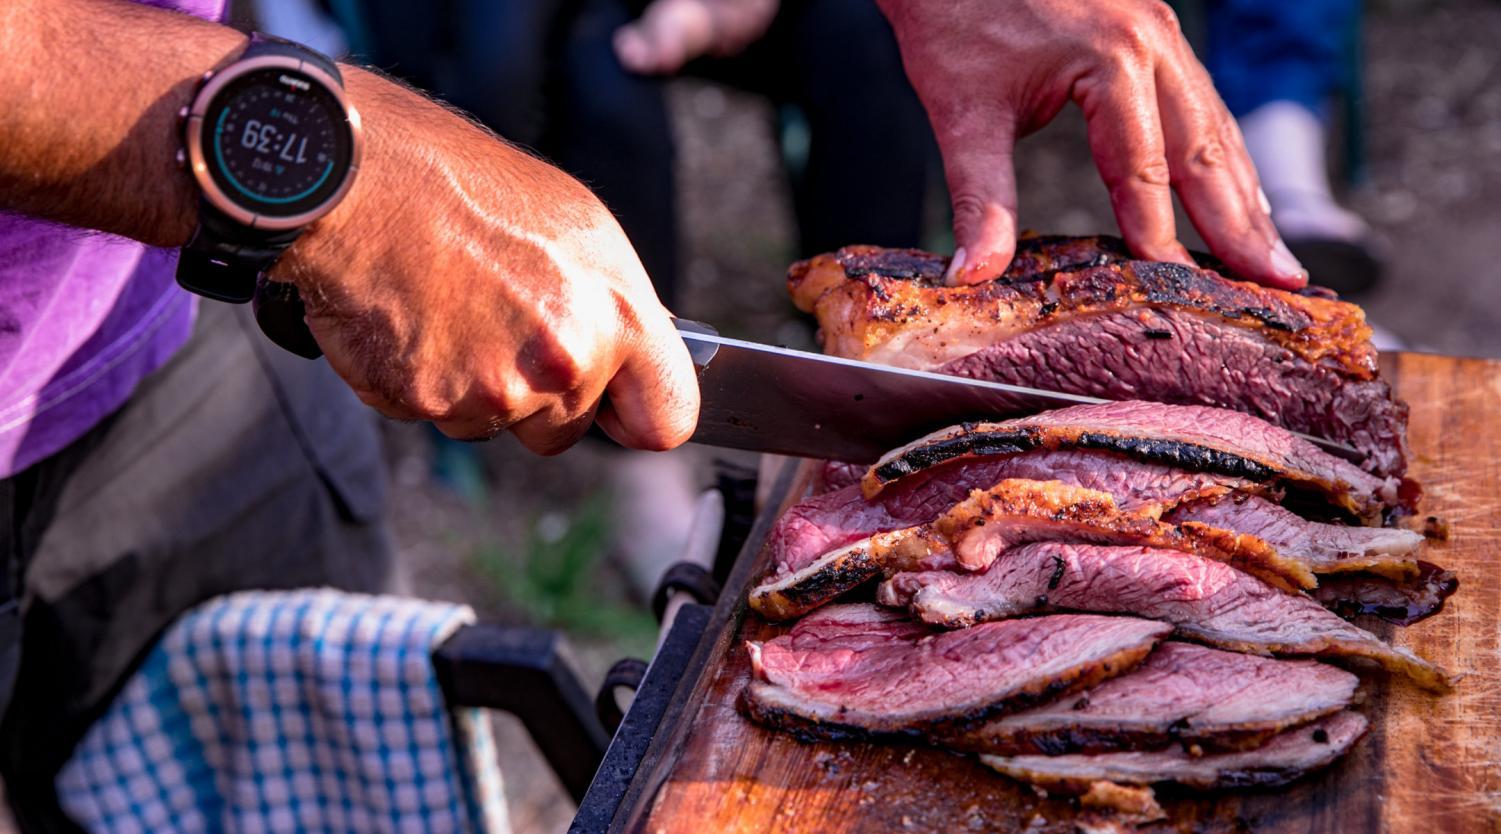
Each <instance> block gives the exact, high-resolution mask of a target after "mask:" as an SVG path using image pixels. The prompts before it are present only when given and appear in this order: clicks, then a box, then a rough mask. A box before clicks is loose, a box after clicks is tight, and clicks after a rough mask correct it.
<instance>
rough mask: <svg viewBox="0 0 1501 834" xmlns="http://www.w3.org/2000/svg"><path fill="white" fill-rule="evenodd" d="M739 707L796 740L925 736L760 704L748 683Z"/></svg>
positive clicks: (909, 739) (919, 738) (916, 739)
mask: <svg viewBox="0 0 1501 834" xmlns="http://www.w3.org/2000/svg"><path fill="white" fill-rule="evenodd" d="M740 710H741V712H743V713H745V715H746V717H747V718H749V719H751V720H752V721H754V722H756V723H757V724H760V725H761V726H763V727H768V728H770V729H773V730H777V731H779V732H783V733H787V734H788V735H790V736H792V737H793V738H795V739H797V740H798V741H802V742H809V743H811V742H817V741H886V742H889V741H906V742H920V741H922V740H923V738H924V736H923V734H922V733H921V732H919V731H917V730H901V731H891V730H870V729H866V728H865V727H859V726H856V725H854V724H841V723H839V722H837V721H829V720H827V719H823V718H811V717H809V716H806V715H803V714H802V713H799V712H796V711H794V710H790V709H785V708H783V707H774V706H770V705H767V704H764V703H762V702H761V701H760V700H758V699H757V698H756V697H755V696H754V695H752V694H751V687H749V686H747V687H746V688H745V689H744V690H742V691H741V693H740Z"/></svg>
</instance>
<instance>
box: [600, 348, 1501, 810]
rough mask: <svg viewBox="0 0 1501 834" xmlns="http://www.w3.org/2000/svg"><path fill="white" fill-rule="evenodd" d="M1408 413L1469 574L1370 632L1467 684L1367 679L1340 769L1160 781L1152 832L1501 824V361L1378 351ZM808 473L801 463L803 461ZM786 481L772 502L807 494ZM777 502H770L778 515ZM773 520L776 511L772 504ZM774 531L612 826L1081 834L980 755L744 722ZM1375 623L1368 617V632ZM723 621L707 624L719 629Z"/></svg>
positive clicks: (1438, 505)
mask: <svg viewBox="0 0 1501 834" xmlns="http://www.w3.org/2000/svg"><path fill="white" fill-rule="evenodd" d="M1383 360H1384V361H1383V364H1384V366H1385V369H1386V375H1387V378H1388V379H1390V380H1393V382H1394V383H1395V387H1396V389H1397V393H1398V395H1399V396H1400V397H1402V398H1403V399H1405V400H1407V402H1408V403H1409V404H1410V405H1411V407H1412V419H1411V426H1410V429H1409V438H1410V440H1411V443H1412V449H1413V460H1412V468H1411V474H1412V475H1414V476H1415V477H1417V478H1418V479H1419V480H1420V481H1421V482H1422V483H1423V485H1424V487H1425V490H1426V494H1425V498H1424V500H1423V504H1422V512H1423V514H1424V515H1436V516H1439V517H1440V518H1442V519H1444V520H1446V521H1448V522H1449V523H1450V525H1451V530H1452V532H1451V537H1450V540H1449V541H1448V542H1447V543H1432V542H1431V543H1430V544H1429V545H1428V549H1427V553H1426V558H1427V559H1429V560H1430V561H1435V562H1438V563H1440V564H1442V565H1443V566H1445V567H1448V568H1451V569H1453V570H1455V571H1457V572H1458V574H1459V577H1460V583H1461V584H1460V588H1459V591H1458V593H1456V594H1455V595H1454V596H1453V597H1452V598H1451V599H1450V600H1449V603H1448V605H1447V607H1446V608H1445V610H1444V611H1443V612H1441V613H1440V614H1439V615H1437V616H1435V617H1433V618H1431V619H1429V620H1427V621H1425V622H1423V623H1419V624H1417V625H1415V626H1412V627H1409V628H1406V629H1402V628H1396V627H1392V626H1386V625H1384V624H1376V625H1374V626H1372V628H1373V630H1375V631H1377V632H1378V633H1379V634H1381V636H1383V637H1385V638H1387V639H1390V640H1392V641H1393V642H1395V643H1397V644H1398V645H1403V646H1408V647H1410V648H1412V649H1414V650H1415V651H1417V652H1419V653H1420V654H1422V655H1424V656H1425V657H1428V658H1430V659H1432V660H1434V661H1437V662H1438V663H1440V664H1442V665H1443V666H1445V667H1446V668H1448V669H1450V670H1455V671H1461V672H1464V673H1465V674H1466V677H1465V678H1464V679H1463V680H1462V681H1461V682H1460V683H1459V685H1458V687H1457V689H1456V690H1455V691H1454V692H1453V693H1452V694H1450V695H1447V696H1443V697H1434V696H1431V695H1428V694H1426V693H1424V692H1421V691H1419V690H1416V689H1415V688H1413V687H1411V686H1410V685H1408V684H1405V683H1404V682H1402V681H1397V680H1391V679H1388V678H1386V677H1384V676H1381V675H1379V674H1365V675H1364V676H1363V677H1364V684H1363V686H1362V693H1363V697H1364V700H1363V703H1362V704H1361V705H1360V706H1359V709H1360V710H1361V711H1362V712H1364V713H1365V714H1366V715H1367V716H1369V717H1370V718H1371V719H1372V728H1371V731H1370V732H1369V733H1368V734H1367V735H1366V737H1365V738H1364V739H1362V740H1361V741H1360V743H1359V744H1357V746H1356V747H1355V749H1354V750H1353V751H1352V753H1351V755H1350V756H1349V757H1348V758H1347V759H1346V760H1344V761H1343V762H1341V763H1339V764H1337V765H1336V766H1335V767H1334V768H1333V769H1332V770H1330V771H1329V772H1327V773H1325V774H1322V775H1319V776H1315V777H1313V778H1311V779H1309V780H1307V781H1304V782H1302V783H1300V784H1297V785H1294V786H1291V787H1289V788H1286V789H1282V790H1278V791H1271V792H1261V793H1239V794H1228V795H1221V796H1219V797H1215V798H1200V797H1194V796H1191V795H1185V794H1172V793H1168V792H1166V791H1159V797H1160V798H1161V799H1162V800H1163V806H1164V808H1165V809H1166V810H1167V811H1168V814H1169V819H1168V820H1166V821H1164V822H1162V823H1160V824H1155V825H1152V826H1147V827H1144V828H1143V829H1142V830H1144V831H1204V832H1244V831H1257V832H1278V833H1279V834H1281V832H1320V833H1322V832H1329V834H1334V833H1335V832H1340V833H1341V834H1360V832H1393V833H1394V834H1395V833H1397V832H1403V833H1405V832H1414V834H1440V832H1442V834H1451V832H1452V834H1468V833H1469V832H1488V831H1501V670H1498V668H1497V666H1498V661H1501V657H1498V630H1501V563H1498V560H1497V551H1498V549H1501V362H1490V361H1484V360H1470V359H1451V358H1444V357H1434V356H1426V355H1419V354H1396V355H1393V356H1390V357H1384V358H1383ZM798 471H799V472H800V473H801V472H802V470H798ZM802 488H803V487H802V479H801V478H800V477H798V476H795V475H794V474H792V473H790V472H789V473H784V474H783V477H782V478H781V483H780V486H779V489H778V490H776V491H773V493H772V495H773V497H774V498H776V499H779V500H778V501H776V502H775V503H779V504H785V503H787V502H788V501H790V500H792V499H794V498H795V497H796V495H798V494H800V491H801V489H802ZM773 509H775V508H773ZM768 517H769V514H768ZM760 536H764V524H763V525H758V530H757V533H756V534H753V539H752V542H751V545H752V547H751V548H748V551H747V553H746V554H742V558H741V563H740V564H739V565H737V569H736V571H735V573H734V574H733V575H732V576H731V578H730V581H729V582H728V583H727V586H726V589H725V598H724V599H722V600H721V606H720V610H719V611H718V612H717V613H718V614H719V617H718V619H717V621H718V622H719V623H721V631H720V632H719V633H718V634H717V635H716V636H715V637H714V638H713V639H710V640H708V641H706V644H705V646H704V647H702V649H701V651H702V652H703V655H704V665H703V671H702V674H701V675H700V676H698V677H697V678H696V679H694V680H690V681H685V682H684V684H683V685H682V686H681V687H680V690H679V693H678V698H679V700H680V701H681V704H680V705H679V707H680V712H678V713H677V715H676V721H675V724H674V725H673V727H672V729H671V730H666V729H664V730H663V731H662V732H660V733H659V734H658V737H657V738H656V739H655V741H654V745H655V751H654V753H653V754H649V761H650V762H651V764H650V765H649V766H646V767H644V768H643V771H642V772H641V773H639V774H638V782H639V784H638V786H637V787H638V791H635V792H633V794H634V795H635V796H636V797H637V799H636V801H635V804H634V805H633V806H632V807H629V808H626V809H624V810H623V812H622V815H621V816H620V817H619V818H618V820H617V826H616V827H617V828H619V829H622V830H626V831H632V832H643V833H644V834H709V833H710V832H741V831H744V832H815V831H816V832H900V831H945V832H948V831H955V832H960V831H988V832H1009V831H1017V832H1028V834H1041V833H1042V832H1071V831H1074V830H1076V828H1077V824H1078V822H1080V820H1079V819H1077V815H1078V813H1079V812H1078V811H1077V809H1076V808H1074V807H1073V806H1072V805H1071V804H1070V803H1068V802H1066V801H1063V800H1060V799H1056V798H1055V799H1048V798H1044V797H1040V796H1038V795H1037V794H1035V793H1034V792H1033V791H1032V790H1031V789H1030V788H1027V787H1024V786H1021V785H1019V784H1017V783H1015V782H1012V781H1010V780H1008V779H1006V778H1004V777H1001V776H999V775H997V774H995V773H993V772H991V771H989V770H987V769H986V768H984V767H982V766H981V765H979V764H978V763H976V762H975V761H974V760H973V759H972V758H969V757H964V756H959V755H955V754H951V753H946V752H942V751H938V750H932V749H921V748H914V747H900V746H886V745H873V744H856V743H840V744H834V743H822V744H806V743H801V742H798V741H796V740H794V739H792V738H790V737H788V736H785V735H781V734H778V733H773V732H770V731H767V730H763V729H761V728H760V727H757V726H756V725H754V724H751V723H750V722H748V721H747V720H746V719H745V718H744V717H743V716H742V715H741V713H740V712H739V711H738V710H737V708H736V699H737V698H738V697H739V694H740V691H741V689H742V688H743V687H744V686H745V683H746V681H747V680H748V677H749V665H748V662H747V658H746V655H745V649H744V642H745V641H746V640H752V639H754V640H762V639H767V638H770V637H772V636H775V635H776V634H779V633H781V631H783V630H784V629H783V628H782V627H778V626H772V625H769V624H767V623H765V622H763V621H762V620H761V619H760V618H759V617H757V616H755V615H754V614H749V615H747V614H746V609H745V607H744V600H745V592H746V590H747V583H749V582H750V580H751V579H752V578H753V577H755V576H758V575H759V574H760V573H761V571H762V570H763V565H761V564H760V560H759V558H753V556H754V555H755V554H756V552H757V551H758V550H759V547H758V545H759V541H758V539H759V538H760ZM1367 625H1369V624H1367ZM711 627H712V626H711Z"/></svg>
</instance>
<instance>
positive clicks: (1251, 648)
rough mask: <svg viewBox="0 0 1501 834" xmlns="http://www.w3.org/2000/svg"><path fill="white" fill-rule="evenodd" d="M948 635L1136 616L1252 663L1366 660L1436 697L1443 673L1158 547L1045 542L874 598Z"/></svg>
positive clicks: (1271, 592) (889, 588)
mask: <svg viewBox="0 0 1501 834" xmlns="http://www.w3.org/2000/svg"><path fill="white" fill-rule="evenodd" d="M877 598H878V599H879V600H880V601H881V602H882V603H883V604H886V605H901V604H903V603H905V604H906V605H908V606H909V607H910V608H911V609H912V611H913V612H914V613H915V614H917V616H918V617H919V618H920V619H922V620H923V621H924V622H928V623H934V624H938V625H943V626H948V627H960V626H966V625H969V624H972V623H977V622H985V621H990V620H998V619H1002V618H1006V617H1015V616H1018V615H1023V614H1030V613H1034V612H1038V611H1049V610H1066V611H1100V612H1118V613H1122V614H1134V615H1136V616H1140V617H1151V618H1153V619H1158V620H1162V621H1164V622H1169V623H1172V624H1173V625H1174V626H1176V627H1177V632H1178V634H1180V635H1182V636H1183V637H1186V638H1188V639H1191V640H1194V641H1197V642H1201V643H1206V644H1208V645H1211V646H1216V647H1219V648H1223V649H1229V650H1231V651H1240V652H1247V653H1251V654H1263V655H1265V654H1275V655H1292V656H1299V655H1301V656H1317V657H1329V658H1336V659H1338V658H1364V659H1367V660H1372V661H1375V662H1376V663H1378V664H1380V665H1381V666H1383V667H1386V668H1387V669H1389V670H1391V671H1393V672H1400V673H1402V674H1405V675H1407V676H1408V677H1409V678H1411V679H1412V680H1413V681H1415V682H1417V683H1418V684H1420V685H1422V686H1424V687H1427V688H1429V689H1434V690H1440V691H1441V690H1445V689H1447V688H1448V686H1449V678H1448V676H1447V675H1446V674H1445V673H1444V672H1443V671H1442V670H1441V669H1439V668H1438V667H1436V666H1434V665H1433V664H1431V663H1429V662H1428V661H1426V660H1423V659H1422V658H1420V657H1418V656H1417V655H1414V654H1413V653H1412V652H1409V651H1407V650H1406V649H1402V648H1398V647H1394V646H1389V645H1387V644H1386V643H1383V642H1382V641H1381V640H1380V639H1378V638H1377V637H1376V636H1375V635H1374V634H1371V633H1370V632H1368V631H1366V630H1364V629H1362V628H1359V627H1357V626H1355V625H1352V624H1351V623H1348V622H1346V621H1345V620H1343V619H1340V617H1339V616H1337V615H1336V614H1334V613H1332V612H1330V611H1329V610H1327V609H1325V608H1324V607H1323V606H1321V605H1319V603H1318V602H1316V601H1315V600H1313V599H1312V598H1310V597H1308V596H1307V595H1304V594H1289V593H1285V592H1283V591H1279V590H1277V589H1276V588H1273V587H1271V586H1270V585H1267V584H1266V583H1265V582H1262V581H1261V580H1259V579H1256V578H1255V577H1253V576H1250V575H1249V574H1246V573H1242V572H1241V571H1238V570H1235V569H1234V568H1231V567H1230V566H1228V565H1226V564H1224V563H1223V562H1218V561H1215V560H1213V559H1207V558H1204V557H1202V556H1198V555H1195V554H1192V553H1184V552H1181V551H1176V550H1164V549H1161V548H1153V547H1112V546H1103V545H1091V544H1063V543H1058V542H1044V543H1039V544H1030V545H1025V546H1023V547H1015V548H1011V549H1010V550H1007V551H1006V553H1005V555H1004V556H1003V557H1002V558H1000V559H998V560H996V562H995V563H994V564H993V565H991V566H990V569H989V570H987V571H985V572H983V573H956V572H953V571H945V570H939V571H922V572H914V573H907V574H900V575H897V576H895V577H892V578H891V579H889V580H887V581H886V582H885V583H883V585H882V587H881V589H880V591H879V592H878V597H877Z"/></svg>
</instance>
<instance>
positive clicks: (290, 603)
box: [57, 590, 509, 834]
mask: <svg viewBox="0 0 1501 834" xmlns="http://www.w3.org/2000/svg"><path fill="white" fill-rule="evenodd" d="M473 619H474V612H473V611H471V610H470V609H469V608H467V607H464V606H457V605H447V604H440V603H432V602H422V601H418V600H410V599H401V598H396V597H371V596H360V595H355V594H346V593H341V592H338V591H332V590H308V591H290V592H275V593H264V592H248V593H240V594H234V595H231V596H226V597H221V598H219V599H216V600H212V601H210V602H208V603H205V604H204V605H201V606H199V607H198V608H195V609H193V610H192V611H190V612H189V613H187V614H186V615H184V616H183V617H182V618H181V619H180V620H179V621H178V622H177V623H175V624H174V625H173V626H172V628H171V629H170V630H169V631H168V632H167V634H166V636H165V637H164V638H163V639H162V641H161V643H160V644H158V646H157V647H156V649H155V650H154V651H153V652H152V653H151V655H150V656H149V657H148V658H147V660H146V662H145V664H144V665H143V666H142V667H141V669H140V670H139V671H138V672H137V673H136V674H135V675H134V677H132V678H131V679H130V681H129V682H128V683H127V684H126V686H125V688H124V690H123V691H122V692H121V693H120V696H119V697H118V698H117V699H116V700H115V702H114V704H113V705H112V706H111V708H110V710H109V712H108V713H107V714H106V715H105V716H104V717H103V718H102V719H100V720H99V722H98V723H96V724H95V725H94V726H93V727H92V728H91V729H90V730H89V733H88V735H87V736H86V737H85V738H84V740H83V742H82V743H81V744H80V745H79V747H78V749H77V750H76V751H75V752H74V755H73V758H72V759H71V760H70V761H69V762H68V765H67V767H65V768H64V769H63V771H62V773H61V774H60V775H59V776H58V780H57V788H58V793H59V794H60V795H61V797H62V805H63V808H64V810H66V811H67V812H68V814H69V815H71V816H72V817H73V818H74V819H75V820H77V821H78V822H79V823H80V824H81V825H82V826H83V827H84V828H86V829H88V830H89V831H96V832H100V831H108V832H149V831H164V830H170V831H182V832H210V831H236V832H262V831H321V832H346V831H347V832H359V834H364V832H387V831H389V832H407V831H432V832H440V831H444V832H446V831H452V832H468V831H478V832H506V831H508V830H509V826H508V822H507V819H506V808H505V798H504V796H503V793H502V790H501V782H500V771H499V769H498V765H497V763H496V758H495V749H494V740H493V738H492V736H491V734H490V729H489V724H488V723H487V722H486V721H485V718H484V715H483V714H482V712H481V711H480V710H474V709H458V710H448V709H447V708H446V706H445V704H444V701H443V695H442V693H441V691H440V690H439V688H438V681H437V678H436V676H435V675H434V673H433V666H432V661H431V658H430V655H431V652H432V650H433V649H434V648H435V647H436V646H437V645H438V644H439V643H441V642H442V641H443V640H444V639H445V638H447V637H448V636H449V635H450V634H452V633H453V631H454V630H455V629H457V628H458V627H459V626H461V625H464V624H466V623H469V622H472V621H473Z"/></svg>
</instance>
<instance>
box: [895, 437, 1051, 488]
mask: <svg viewBox="0 0 1501 834" xmlns="http://www.w3.org/2000/svg"><path fill="white" fill-rule="evenodd" d="M1041 444H1042V439H1041V437H1040V435H1039V434H1038V432H1037V431H1036V430H1033V429H1021V430H1018V431H1006V432H965V433H963V434H960V435H957V436H955V437H949V438H944V439H942V440H938V441H935V442H933V443H925V444H923V445H922V446H918V447H917V448H915V449H909V450H907V451H906V452H903V453H902V454H901V456H900V457H897V458H895V459H893V460H891V461H889V462H887V463H884V464H882V465H880V466H878V467H876V470H875V476H876V480H878V481H880V482H881V483H883V484H886V483H891V482H892V481H895V480H898V479H901V478H904V477H906V476H908V475H912V474H914V473H917V472H921V471H923V470H924V469H930V468H932V467H934V466H937V465H939V464H941V463H947V462H948V461H951V460H955V459H957V458H962V457H1001V456H1003V455H1016V454H1020V453H1022V452H1026V451H1028V450H1031V449H1035V448H1037V447H1038V446H1040V445H1041Z"/></svg>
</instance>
